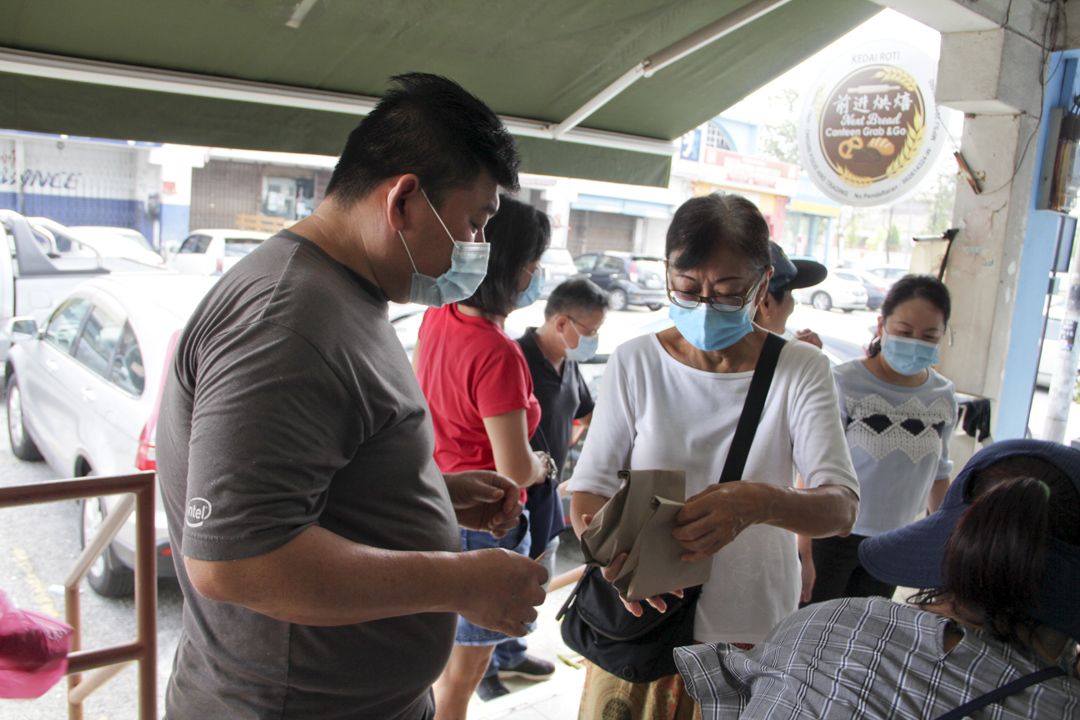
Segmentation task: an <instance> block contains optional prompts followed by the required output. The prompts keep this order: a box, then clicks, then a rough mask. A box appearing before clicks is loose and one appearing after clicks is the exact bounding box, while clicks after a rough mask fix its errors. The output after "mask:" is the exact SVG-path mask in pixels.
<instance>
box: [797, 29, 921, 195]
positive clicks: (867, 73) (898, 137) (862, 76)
mask: <svg viewBox="0 0 1080 720" xmlns="http://www.w3.org/2000/svg"><path fill="white" fill-rule="evenodd" d="M933 77H934V68H933V63H932V62H930V61H929V60H928V59H926V58H925V57H924V56H922V55H920V54H918V53H917V52H916V51H913V50H910V49H898V50H891V51H881V50H877V51H872V52H864V53H855V54H851V55H849V56H848V64H847V65H846V66H841V67H840V68H839V69H838V70H837V71H836V72H834V75H833V78H834V79H831V80H827V81H826V82H824V83H822V85H821V86H820V87H819V88H818V89H817V90H816V92H814V93H813V95H812V96H811V98H810V100H809V101H808V102H807V104H806V107H805V108H804V110H803V116H802V121H801V124H800V128H799V146H800V153H801V155H802V159H803V163H804V166H805V167H806V170H807V171H808V173H809V174H810V177H811V179H812V180H813V182H814V184H815V185H817V186H818V187H819V188H820V189H821V190H822V192H824V193H825V194H826V195H829V196H830V197H832V198H833V199H835V200H837V201H839V202H843V203H845V204H848V205H880V204H886V203H890V202H893V201H895V200H897V199H898V198H899V197H900V196H902V195H904V194H905V193H907V192H909V191H910V190H911V189H913V188H914V186H915V185H917V184H918V181H919V180H921V179H922V177H923V176H924V175H925V174H926V172H927V171H928V170H929V169H930V167H931V165H932V161H933V158H934V157H935V156H936V154H937V152H938V150H939V149H940V144H941V136H940V134H939V129H938V126H937V115H936V109H935V107H934V101H933V92H932V85H931V83H932V78H933Z"/></svg>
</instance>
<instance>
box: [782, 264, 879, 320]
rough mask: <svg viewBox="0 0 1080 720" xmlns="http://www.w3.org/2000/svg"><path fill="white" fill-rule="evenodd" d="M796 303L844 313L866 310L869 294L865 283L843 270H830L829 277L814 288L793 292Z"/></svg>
mask: <svg viewBox="0 0 1080 720" xmlns="http://www.w3.org/2000/svg"><path fill="white" fill-rule="evenodd" d="M791 294H792V296H793V297H794V298H795V300H796V302H801V303H808V304H810V305H813V306H814V307H815V308H816V309H818V310H832V309H833V308H838V309H840V310H843V311H844V312H851V311H852V310H866V309H867V306H866V301H867V294H866V288H865V287H864V286H863V283H862V282H861V281H860V280H859V279H858V278H856V277H855V276H854V275H852V274H850V273H847V272H845V271H843V270H840V271H833V270H830V271H829V274H828V276H827V277H826V278H825V279H824V280H823V281H821V282H820V283H819V284H817V285H814V286H813V287H808V288H800V289H798V290H792V291H791Z"/></svg>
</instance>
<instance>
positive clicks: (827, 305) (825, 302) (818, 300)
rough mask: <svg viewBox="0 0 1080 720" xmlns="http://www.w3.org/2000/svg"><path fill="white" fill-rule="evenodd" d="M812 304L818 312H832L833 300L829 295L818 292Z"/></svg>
mask: <svg viewBox="0 0 1080 720" xmlns="http://www.w3.org/2000/svg"><path fill="white" fill-rule="evenodd" d="M810 304H811V305H813V306H814V307H815V308H817V309H818V310H832V298H831V297H829V293H827V292H821V291H818V292H816V293H814V295H813V297H811V298H810Z"/></svg>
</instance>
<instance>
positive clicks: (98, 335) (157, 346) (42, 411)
mask: <svg viewBox="0 0 1080 720" xmlns="http://www.w3.org/2000/svg"><path fill="white" fill-rule="evenodd" d="M215 280H216V278H209V277H191V276H184V275H175V274H151V275H129V276H122V277H121V276H114V277H103V278H98V279H94V280H90V281H89V282H86V283H83V284H82V285H80V286H78V287H77V288H76V289H75V290H74V291H73V292H72V293H71V294H70V295H69V296H68V297H67V298H66V299H65V300H63V301H62V302H61V303H60V305H59V306H58V307H57V308H56V310H55V311H53V313H52V315H51V316H50V317H49V319H48V320H47V322H46V323H45V325H44V327H42V328H40V329H39V328H38V326H37V322H36V321H35V320H34V319H33V318H29V317H23V318H15V319H13V320H12V321H11V323H10V333H11V336H12V339H13V345H12V347H11V350H10V351H9V353H8V357H7V361H6V364H5V369H4V376H5V381H6V387H7V411H8V438H9V440H10V442H11V450H12V452H13V453H14V454H15V456H16V457H18V458H19V459H21V460H40V459H45V460H46V461H48V463H49V465H50V466H51V467H52V469H53V470H55V471H56V473H58V474H59V476H60V477H82V476H86V475H120V474H129V473H133V472H137V471H140V470H154V469H156V462H155V454H154V452H155V451H154V449H155V444H154V443H155V426H156V423H157V417H156V412H157V403H158V397H159V393H160V388H161V385H162V381H163V378H164V377H165V368H166V364H167V363H168V362H169V360H170V359H171V356H172V349H173V346H174V344H175V341H176V338H177V337H178V336H179V333H180V330H181V329H182V328H183V326H184V324H185V323H186V322H187V319H188V317H189V316H190V315H191V313H192V312H193V311H194V309H195V306H196V305H197V304H198V303H199V301H200V300H201V299H202V298H203V296H204V295H205V294H206V292H207V291H208V290H209V289H210V288H211V287H212V285H213V283H214V281H215ZM159 498H160V496H159ZM118 499H119V498H118V497H117V496H112V497H108V498H96V499H92V500H86V501H83V502H82V513H81V516H82V524H81V528H80V530H81V533H80V537H81V539H82V542H83V544H84V546H85V543H86V541H87V539H88V538H89V537H91V536H92V533H93V532H95V531H96V529H97V528H98V527H99V526H100V525H101V523H102V521H103V520H104V517H105V514H106V511H107V509H108V508H109V507H110V506H112V505H113V504H114V503H115V502H117V501H118ZM156 515H157V517H156V525H157V552H158V574H159V575H162V576H171V575H173V573H174V569H173V563H172V557H171V550H170V547H169V537H168V528H167V527H166V523H165V514H164V512H163V511H162V509H161V507H160V499H159V503H158V512H157V514H156ZM134 557H135V525H134V516H132V517H131V518H130V519H129V521H128V523H127V524H126V525H125V526H124V527H123V528H122V529H121V530H120V533H119V534H118V535H117V537H116V539H115V540H114V541H113V543H112V544H111V545H110V547H109V548H108V549H107V550H106V551H105V553H104V554H103V555H102V556H101V558H100V559H99V560H98V561H97V562H96V563H95V564H94V566H93V567H92V568H91V570H90V574H89V576H88V577H89V581H90V586H91V587H93V588H94V590H96V591H97V592H98V593H100V594H102V595H105V596H109V597H119V596H124V595H128V594H130V592H131V589H132V582H133V574H132V570H131V568H132V567H133V566H134Z"/></svg>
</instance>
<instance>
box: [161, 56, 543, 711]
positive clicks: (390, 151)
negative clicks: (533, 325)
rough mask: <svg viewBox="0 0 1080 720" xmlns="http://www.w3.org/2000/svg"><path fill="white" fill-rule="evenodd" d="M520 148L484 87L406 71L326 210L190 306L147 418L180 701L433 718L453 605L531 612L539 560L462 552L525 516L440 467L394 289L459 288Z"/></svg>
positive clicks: (517, 626)
mask: <svg viewBox="0 0 1080 720" xmlns="http://www.w3.org/2000/svg"><path fill="white" fill-rule="evenodd" d="M516 167H517V155H516V151H515V149H514V146H513V141H512V140H511V138H510V136H509V135H508V134H507V132H506V130H505V128H503V126H502V124H501V123H500V122H499V120H498V119H497V118H496V116H495V115H494V114H493V113H492V112H491V111H490V110H489V109H488V108H487V107H485V106H484V105H483V104H482V103H481V102H480V101H479V100H477V99H476V98H474V97H472V96H471V95H469V94H468V93H466V92H465V91H464V90H462V89H461V88H460V87H458V86H457V85H455V84H454V83H452V82H450V81H449V80H446V79H444V78H439V77H435V76H431V75H422V74H412V75H406V76H401V77H398V78H395V87H394V88H393V89H392V90H391V91H390V92H389V93H388V94H387V95H386V97H385V98H384V99H383V101H382V102H381V103H380V104H379V106H378V107H376V109H375V110H374V111H373V112H372V113H371V114H370V115H369V116H368V117H367V118H365V119H364V120H363V121H362V122H361V123H360V125H359V126H358V127H357V128H356V129H355V130H354V131H353V132H352V133H351V134H350V136H349V140H348V143H347V144H346V147H345V151H344V153H343V154H342V157H341V159H340V161H339V162H338V165H337V168H336V169H335V171H334V175H333V177H332V178H331V181H330V185H329V186H328V188H327V198H326V200H325V201H324V202H323V203H322V204H320V206H319V207H318V208H317V209H316V211H315V213H314V214H313V215H312V216H310V217H309V218H307V219H305V220H303V221H301V222H299V223H297V224H296V225H295V226H293V228H292V229H291V231H286V232H282V233H279V234H278V235H276V236H275V237H273V238H271V239H270V240H267V241H266V242H265V243H264V244H263V245H262V246H261V247H260V248H258V249H257V250H255V251H254V252H252V253H251V254H250V255H249V256H247V257H246V258H244V259H243V260H241V262H240V263H238V264H237V265H236V267H235V268H233V269H232V270H231V271H230V272H228V273H227V274H226V275H225V276H224V277H222V279H221V281H220V282H219V283H218V284H217V285H216V286H215V287H214V288H213V290H212V291H211V292H210V293H209V294H208V296H207V297H206V299H205V300H204V301H203V303H202V304H201V305H200V306H199V308H198V309H197V310H196V311H195V314H194V315H193V317H192V319H191V321H190V322H189V323H188V326H187V327H186V328H185V330H184V332H183V334H182V336H181V338H180V339H179V341H178V344H177V348H176V356H175V359H174V361H173V364H172V366H171V367H170V369H169V372H168V378H167V381H166V387H165V394H164V397H163V401H162V408H161V416H160V421H159V425H158V430H157V452H158V474H159V478H160V483H161V488H162V494H163V499H164V503H165V509H166V514H167V515H168V521H169V533H170V538H171V541H172V545H173V548H174V550H175V553H174V558H175V562H176V569H177V575H178V577H179V581H180V585H181V589H182V591H183V593H184V601H185V602H184V617H183V631H182V634H181V637H180V641H179V644H178V648H177V652H176V659H175V665H174V669H173V674H172V677H171V678H170V682H169V688H168V692H167V697H166V713H167V717H168V718H170V720H189V719H197V720H207V719H208V718H230V720H234V719H247V718H252V719H254V718H320V720H322V719H334V718H378V719H379V720H384V719H385V720H396V719H401V720H421V719H426V718H430V717H432V716H433V714H434V708H433V707H432V700H431V692H430V685H431V683H432V682H433V681H434V679H435V678H436V677H438V675H439V673H440V671H441V670H442V667H443V665H444V664H445V661H446V658H447V657H448V655H449V652H450V648H451V644H452V641H453V635H454V624H455V616H454V613H460V614H461V615H463V616H465V617H466V618H468V619H469V620H470V621H472V622H474V623H476V624H479V625H482V626H484V627H489V628H492V629H495V630H498V631H500V632H503V633H507V634H510V635H516V636H520V635H522V634H523V633H524V629H525V625H526V624H527V623H528V622H531V621H532V620H534V619H535V618H536V610H535V606H536V605H538V604H540V603H541V602H542V601H543V597H544V594H543V590H542V587H541V586H542V584H543V583H544V582H545V580H546V579H547V573H546V571H545V570H544V569H543V568H542V567H541V566H540V565H538V564H536V563H535V562H533V561H531V560H528V559H527V558H523V557H520V556H516V555H513V554H511V553H507V552H505V551H501V550H483V551H478V552H470V553H459V552H457V551H458V550H459V545H458V539H457V537H458V536H457V530H456V526H457V525H458V524H461V525H464V526H466V527H473V528H476V529H480V530H488V531H492V532H496V533H499V532H504V531H506V530H507V529H509V528H511V527H515V526H516V525H517V522H518V518H517V516H518V515H519V514H520V511H521V508H520V505H519V503H518V500H517V487H516V485H514V484H513V482H511V481H510V480H509V479H507V478H504V477H502V476H499V475H496V474H495V473H481V472H474V473H462V474H457V475H449V476H445V477H444V476H443V475H441V474H440V473H439V471H438V469H437V468H436V466H435V464H434V461H433V458H432V452H433V449H434V438H433V433H432V429H431V420H430V418H429V417H428V413H427V406H426V404H425V402H424V399H423V395H422V394H421V393H420V390H419V387H418V385H417V383H416V379H415V377H414V376H413V374H412V370H411V368H410V366H409V363H408V360H407V358H406V356H405V353H404V350H403V349H402V348H401V346H400V344H399V343H398V340H397V337H396V335H395V333H394V331H393V328H392V327H391V326H390V324H389V322H388V321H387V307H386V303H387V300H394V301H399V302H404V301H406V300H410V299H411V300H413V301H424V302H428V303H431V304H437V303H439V302H449V301H452V297H453V296H454V294H455V293H460V292H462V291H463V288H467V286H468V285H469V284H470V283H471V282H472V279H470V277H469V274H468V273H465V272H462V269H463V268H464V269H467V270H472V271H473V275H475V274H476V272H475V271H476V267H475V263H473V264H472V266H470V265H469V263H467V262H465V263H463V262H462V261H461V259H462V257H469V256H473V255H475V254H476V252H477V250H482V249H483V248H482V247H481V246H478V245H477V244H476V243H482V241H483V232H482V228H483V226H484V224H485V223H486V222H487V220H488V219H489V218H490V217H491V216H492V215H493V214H494V213H495V212H496V210H497V207H498V194H497V193H498V187H499V186H500V185H501V186H504V187H508V188H514V187H515V186H516V184H517V172H516ZM452 253H453V255H452ZM448 268H449V270H448ZM482 271H483V268H482V267H481V268H480V273H479V274H480V276H481V277H482ZM473 279H474V278H473ZM478 588H482V589H483V590H484V591H483V592H477V589H478Z"/></svg>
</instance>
